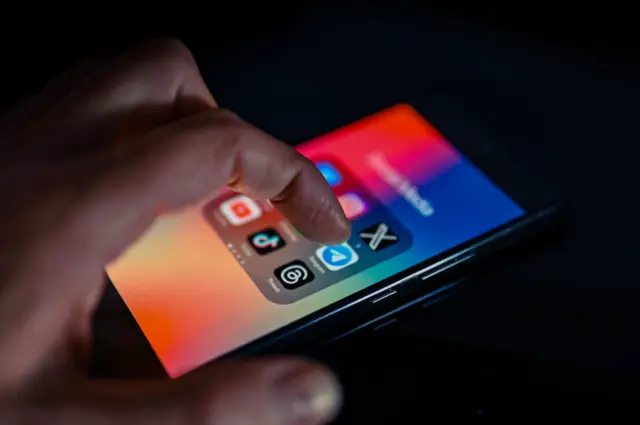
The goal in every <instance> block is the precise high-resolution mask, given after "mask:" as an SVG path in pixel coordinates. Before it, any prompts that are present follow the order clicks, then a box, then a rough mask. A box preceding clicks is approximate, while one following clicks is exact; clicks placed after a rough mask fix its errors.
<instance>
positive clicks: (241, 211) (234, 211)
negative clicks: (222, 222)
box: [220, 195, 262, 226]
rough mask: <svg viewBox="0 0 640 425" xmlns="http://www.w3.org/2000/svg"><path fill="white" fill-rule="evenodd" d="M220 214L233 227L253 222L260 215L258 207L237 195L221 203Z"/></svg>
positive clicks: (248, 199)
mask: <svg viewBox="0 0 640 425" xmlns="http://www.w3.org/2000/svg"><path fill="white" fill-rule="evenodd" d="M220 212H221V213H222V215H224V217H225V218H226V219H227V220H228V221H229V223H231V224H233V225H235V226H240V225H242V224H245V223H248V222H250V221H253V220H255V219H257V218H260V216H261V215H262V210H261V209H260V206H258V204H257V203H256V202H255V201H254V200H252V199H250V198H248V197H246V196H244V195H238V196H236V197H233V198H231V199H229V200H227V201H225V202H223V203H222V204H221V205H220Z"/></svg>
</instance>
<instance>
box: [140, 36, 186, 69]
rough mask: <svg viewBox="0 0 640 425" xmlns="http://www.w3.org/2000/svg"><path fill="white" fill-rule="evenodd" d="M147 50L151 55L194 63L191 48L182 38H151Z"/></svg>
mask: <svg viewBox="0 0 640 425" xmlns="http://www.w3.org/2000/svg"><path fill="white" fill-rule="evenodd" d="M145 48H146V49H145V50H146V51H147V52H148V53H149V54H150V56H153V57H156V58H160V59H163V60H168V61H171V62H177V63H188V64H194V63H195V59H194V58H193V55H192V54H191V50H189V48H188V47H187V46H186V45H185V44H184V43H183V42H182V41H180V40H178V39H176V38H170V37H158V38H154V39H151V40H149V41H148V42H147V43H146V45H145Z"/></svg>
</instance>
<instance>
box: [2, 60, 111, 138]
mask: <svg viewBox="0 0 640 425" xmlns="http://www.w3.org/2000/svg"><path fill="white" fill-rule="evenodd" d="M104 61H105V59H103V58H102V57H98V56H96V57H90V58H87V59H85V60H83V61H80V62H79V63H77V64H76V65H74V66H73V67H72V68H70V69H68V70H66V71H64V72H63V73H62V74H60V75H59V76H58V77H57V78H56V79H54V80H53V81H52V82H51V83H49V84H48V85H47V86H46V87H45V88H44V89H43V90H42V91H41V92H40V93H37V94H34V95H31V96H28V97H26V98H25V99H23V100H22V101H21V102H20V103H19V104H17V105H16V106H15V107H14V108H12V109H11V110H9V112H7V113H6V114H5V115H4V116H2V118H0V138H1V139H2V140H3V141H7V142H8V141H9V140H12V139H13V137H14V136H15V134H16V133H18V132H19V131H20V130H21V129H22V128H23V127H24V126H25V125H27V124H29V125H34V123H36V122H37V121H36V118H38V117H39V115H41V114H43V113H46V112H48V111H50V110H52V109H54V108H55V107H56V105H57V104H59V103H61V102H62V101H63V100H64V99H65V98H66V97H67V96H69V95H70V94H71V93H72V92H73V90H74V89H75V88H77V87H80V86H81V85H82V82H83V81H86V80H87V79H88V78H89V76H90V75H92V74H93V72H95V71H96V69H98V68H99V67H100V66H101V65H102V64H103V63H104ZM21 142H22V143H24V142H26V141H25V140H24V139H21ZM37 143H42V141H41V140H38V141H37ZM5 146H6V145H5Z"/></svg>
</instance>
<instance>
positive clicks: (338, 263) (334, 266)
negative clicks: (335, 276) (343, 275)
mask: <svg viewBox="0 0 640 425" xmlns="http://www.w3.org/2000/svg"><path fill="white" fill-rule="evenodd" d="M316 255H317V256H318V258H319V259H320V260H321V261H322V262H323V263H324V265H325V266H327V268H328V269H329V270H331V271H336V270H340V269H344V268H345V267H347V266H350V265H352V264H355V263H357V262H358V260H359V259H360V258H359V257H358V254H357V253H356V252H355V251H354V250H353V249H352V248H351V247H350V246H349V244H347V243H343V244H342V245H332V246H322V247H320V248H318V250H317V251H316Z"/></svg>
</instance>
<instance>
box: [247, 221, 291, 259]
mask: <svg viewBox="0 0 640 425" xmlns="http://www.w3.org/2000/svg"><path fill="white" fill-rule="evenodd" d="M247 240H248V241H249V244H250V245H251V246H252V247H253V249H254V250H255V251H256V252H257V253H258V254H260V255H266V254H269V253H270V252H273V251H277V250H279V249H280V248H282V247H283V246H285V245H286V243H285V241H284V239H283V238H282V236H280V235H279V234H278V232H276V231H275V229H272V228H271V227H267V228H266V229H262V230H261V231H259V232H257V233H253V234H251V235H249V236H248V237H247Z"/></svg>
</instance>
